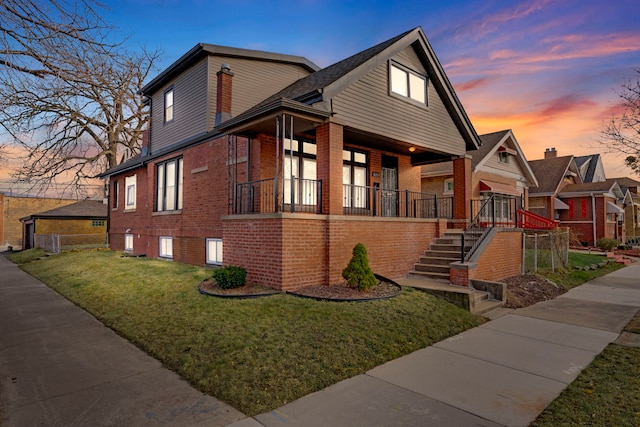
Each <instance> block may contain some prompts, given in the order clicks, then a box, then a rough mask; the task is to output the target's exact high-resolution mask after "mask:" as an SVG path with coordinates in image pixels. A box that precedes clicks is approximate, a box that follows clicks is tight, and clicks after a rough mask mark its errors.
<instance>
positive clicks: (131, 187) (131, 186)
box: [124, 175, 136, 209]
mask: <svg viewBox="0 0 640 427" xmlns="http://www.w3.org/2000/svg"><path fill="white" fill-rule="evenodd" d="M124 187H125V191H126V193H125V207H124V208H125V209H135V208H136V175H133V176H128V177H126V178H125V179H124Z"/></svg>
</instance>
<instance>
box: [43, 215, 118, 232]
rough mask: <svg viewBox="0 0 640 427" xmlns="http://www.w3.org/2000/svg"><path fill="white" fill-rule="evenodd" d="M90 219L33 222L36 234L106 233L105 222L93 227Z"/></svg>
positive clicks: (46, 219) (47, 219)
mask: <svg viewBox="0 0 640 427" xmlns="http://www.w3.org/2000/svg"><path fill="white" fill-rule="evenodd" d="M92 224H93V220H91V219H49V218H38V219H36V220H35V232H36V234H67V235H68V234H105V233H106V232H107V225H106V220H105V221H104V225H101V226H93V225H92Z"/></svg>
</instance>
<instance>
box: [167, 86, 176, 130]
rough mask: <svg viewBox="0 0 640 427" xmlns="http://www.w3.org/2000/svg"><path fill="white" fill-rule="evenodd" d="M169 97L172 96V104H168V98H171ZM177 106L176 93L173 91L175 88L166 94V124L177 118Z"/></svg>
mask: <svg viewBox="0 0 640 427" xmlns="http://www.w3.org/2000/svg"><path fill="white" fill-rule="evenodd" d="M169 95H171V103H170V104H167V98H168V97H169ZM175 105H176V99H175V93H174V91H173V87H170V88H169V89H167V90H166V91H165V92H164V122H165V123H169V122H171V121H173V119H174V118H175V117H176V116H175Z"/></svg>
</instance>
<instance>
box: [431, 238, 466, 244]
mask: <svg viewBox="0 0 640 427" xmlns="http://www.w3.org/2000/svg"><path fill="white" fill-rule="evenodd" d="M461 242H462V239H461V238H460V237H459V236H456V237H452V236H448V237H447V236H445V237H437V238H436V240H435V242H434V243H435V244H436V245H458V246H460V243H461Z"/></svg>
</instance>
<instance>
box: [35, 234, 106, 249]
mask: <svg viewBox="0 0 640 427" xmlns="http://www.w3.org/2000/svg"><path fill="white" fill-rule="evenodd" d="M33 237H34V242H33V243H34V247H36V248H41V249H44V250H46V251H49V252H52V253H55V254H57V253H60V252H62V251H64V250H70V249H94V248H106V247H109V244H108V242H107V234H106V233H103V234H35V235H34V236H33Z"/></svg>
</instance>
